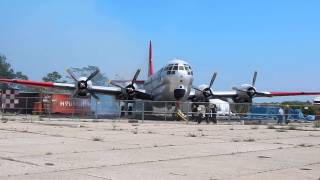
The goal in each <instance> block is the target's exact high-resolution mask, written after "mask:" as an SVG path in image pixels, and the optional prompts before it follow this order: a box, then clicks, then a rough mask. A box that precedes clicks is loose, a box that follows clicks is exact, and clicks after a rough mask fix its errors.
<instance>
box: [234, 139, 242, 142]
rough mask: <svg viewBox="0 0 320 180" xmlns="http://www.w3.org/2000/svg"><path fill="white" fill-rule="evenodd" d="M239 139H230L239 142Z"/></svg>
mask: <svg viewBox="0 0 320 180" xmlns="http://www.w3.org/2000/svg"><path fill="white" fill-rule="evenodd" d="M240 141H241V140H240V139H232V142H240Z"/></svg>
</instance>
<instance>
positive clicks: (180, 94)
mask: <svg viewBox="0 0 320 180" xmlns="http://www.w3.org/2000/svg"><path fill="white" fill-rule="evenodd" d="M185 94H186V89H185V88H184V87H183V86H182V85H181V86H179V87H178V88H177V89H175V90H174V97H175V98H176V99H177V100H179V99H181V98H183V97H184V95H185Z"/></svg>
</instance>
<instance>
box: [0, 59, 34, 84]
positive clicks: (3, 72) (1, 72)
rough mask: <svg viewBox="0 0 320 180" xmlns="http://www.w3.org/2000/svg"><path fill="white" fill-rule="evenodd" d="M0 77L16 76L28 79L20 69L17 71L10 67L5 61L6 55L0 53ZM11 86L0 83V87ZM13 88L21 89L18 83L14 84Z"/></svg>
mask: <svg viewBox="0 0 320 180" xmlns="http://www.w3.org/2000/svg"><path fill="white" fill-rule="evenodd" d="M0 77H1V78H9V79H12V78H16V79H25V80H27V79H28V76H26V75H24V74H23V73H22V72H21V71H18V72H17V73H15V72H14V70H13V69H12V68H11V65H10V63H8V62H7V57H6V56H4V55H1V54H0ZM10 87H11V86H9V85H8V84H0V89H8V88H10ZM14 87H15V88H19V89H22V86H20V85H14Z"/></svg>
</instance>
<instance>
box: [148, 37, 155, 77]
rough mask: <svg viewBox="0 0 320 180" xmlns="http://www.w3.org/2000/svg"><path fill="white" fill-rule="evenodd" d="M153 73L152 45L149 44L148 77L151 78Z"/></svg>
mask: <svg viewBox="0 0 320 180" xmlns="http://www.w3.org/2000/svg"><path fill="white" fill-rule="evenodd" d="M153 73H154V67H153V62H152V43H151V41H150V42H149V70H148V77H150V76H152V75H153Z"/></svg>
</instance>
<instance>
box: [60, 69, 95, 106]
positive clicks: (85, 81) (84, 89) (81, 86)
mask: <svg viewBox="0 0 320 180" xmlns="http://www.w3.org/2000/svg"><path fill="white" fill-rule="evenodd" d="M66 71H67V73H68V74H69V75H70V76H71V78H72V79H73V80H74V81H75V82H76V87H77V88H76V90H75V91H74V92H73V97H75V96H77V95H79V96H87V95H88V94H90V95H91V96H92V97H94V98H95V99H96V100H99V97H98V96H97V95H96V94H95V93H94V92H93V91H91V89H90V88H89V86H91V84H92V83H91V80H92V79H93V78H94V77H95V76H96V75H97V74H99V72H100V70H99V69H96V70H95V71H94V72H93V73H91V74H90V75H89V76H88V77H84V78H78V77H77V76H76V75H75V74H74V73H73V71H72V70H71V69H67V70H66ZM89 84H90V85H89Z"/></svg>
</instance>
